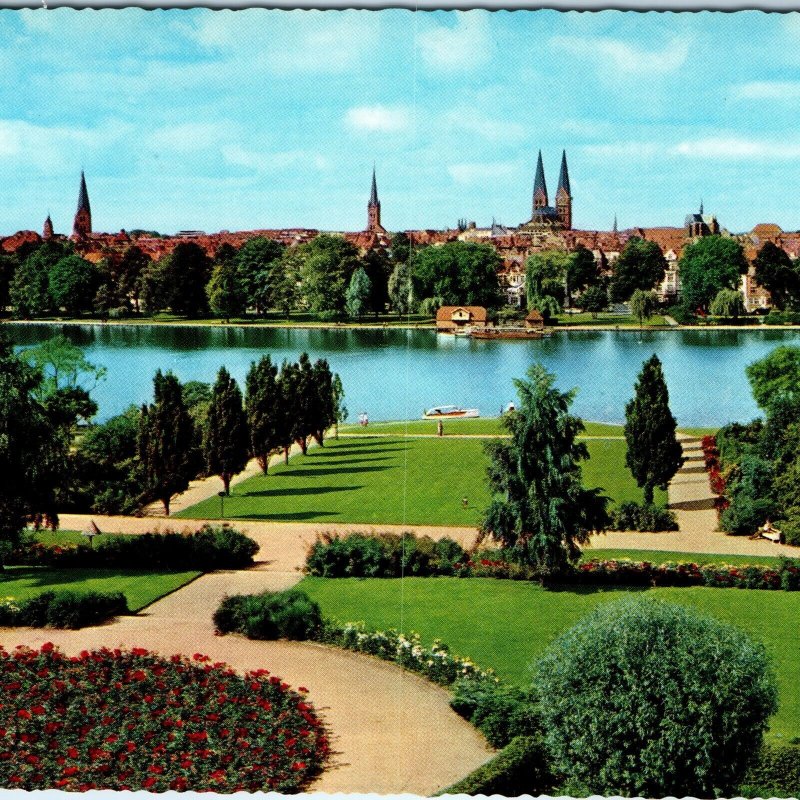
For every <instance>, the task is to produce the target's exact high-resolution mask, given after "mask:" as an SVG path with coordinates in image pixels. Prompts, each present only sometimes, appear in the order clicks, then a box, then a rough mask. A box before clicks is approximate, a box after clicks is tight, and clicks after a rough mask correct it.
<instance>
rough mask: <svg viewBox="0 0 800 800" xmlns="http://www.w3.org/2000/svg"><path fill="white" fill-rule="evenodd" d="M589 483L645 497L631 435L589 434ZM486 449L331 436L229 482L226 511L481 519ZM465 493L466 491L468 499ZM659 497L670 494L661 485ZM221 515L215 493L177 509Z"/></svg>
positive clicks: (473, 442) (421, 520)
mask: <svg viewBox="0 0 800 800" xmlns="http://www.w3.org/2000/svg"><path fill="white" fill-rule="evenodd" d="M586 444H587V446H588V448H589V452H590V454H591V456H592V458H591V459H590V460H589V461H588V462H585V464H584V469H585V473H584V474H585V476H586V478H585V480H586V483H587V485H588V486H603V487H604V490H605V494H607V495H608V496H610V497H611V498H612V499H613V500H614V501H615V502H621V501H624V500H641V491H640V490H639V489H638V487H637V486H636V484H635V482H634V481H633V478H632V477H631V475H630V473H629V472H628V471H627V469H626V468H625V442H624V441H622V440H605V439H588V440H586ZM486 463H487V462H486V456H485V454H484V452H483V442H482V441H481V440H480V439H458V438H451V439H448V438H447V437H443V438H441V439H440V438H435V437H434V438H430V439H428V438H421V439H414V438H405V437H400V436H375V437H372V438H370V437H366V438H344V437H343V438H340V439H338V440H336V439H328V440H326V443H325V447H324V448H320V447H314V448H311V449H310V450H309V451H308V455H306V456H295V457H294V458H292V459H291V460H290V462H289V464H288V466H286V465H283V464H281V465H280V466H277V467H275V468H271V469H270V474H269V475H267V476H264V475H258V476H255V477H253V478H250V479H248V480H246V481H243V482H242V483H240V484H238V485H237V486H235V487H233V489H232V490H231V495H230V497H226V498H225V501H224V511H225V517H226V518H230V519H235V518H239V519H262V520H280V521H285V522H291V521H312V522H331V523H336V522H350V523H364V524H365V525H380V524H382V523H383V524H387V525H389V524H396V525H405V524H408V525H453V526H475V525H477V524H478V523H479V521H480V514H481V511H482V509H484V508H485V507H486V506H487V504H488V502H489V493H488V489H487V486H486ZM462 498H467V506H466V507H464V505H463V503H462ZM656 500H657V502H665V497H664V493H660V494H659V492H656ZM219 515H220V501H219V498H217V497H213V498H210V499H208V500H205V501H203V502H201V503H198V504H197V505H195V506H192V507H191V508H189V509H186V510H185V511H182V512H180V513H178V514H176V515H175V516H176V517H183V518H190V519H214V518H218V517H219Z"/></svg>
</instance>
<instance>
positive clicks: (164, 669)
mask: <svg viewBox="0 0 800 800" xmlns="http://www.w3.org/2000/svg"><path fill="white" fill-rule="evenodd" d="M0 686H2V692H3V704H2V706H1V707H0V785H2V786H3V787H5V788H15V789H62V790H70V791H86V790H88V789H113V790H131V791H135V790H138V789H147V790H150V791H152V792H163V791H166V790H168V789H174V790H179V791H181V790H186V789H191V790H200V791H202V790H212V791H216V792H233V791H249V792H254V791H261V790H264V791H266V790H274V791H279V792H293V791H297V790H298V789H301V788H302V787H303V786H305V784H307V783H308V781H309V779H310V778H311V777H312V776H314V775H315V774H316V773H317V772H319V770H320V769H321V767H322V764H323V763H324V761H325V758H326V756H327V753H328V740H327V736H326V734H325V731H324V729H323V728H322V726H321V724H320V722H319V720H318V719H317V717H316V716H315V714H314V711H313V708H312V707H311V706H310V705H309V704H308V703H307V702H306V701H305V699H304V697H303V696H302V695H301V694H298V693H296V692H294V691H290V689H289V687H288V686H287V684H285V683H282V682H281V680H280V679H279V678H276V677H274V676H270V675H269V673H268V672H267V671H266V670H258V671H256V672H252V673H247V674H246V675H245V676H243V677H242V676H238V675H236V674H235V673H234V672H233V671H232V670H230V669H228V668H227V667H225V666H224V665H222V664H210V663H208V658H207V657H206V656H201V655H199V654H195V655H194V656H193V658H192V659H191V660H189V659H187V658H185V657H183V656H173V657H172V658H171V659H169V660H167V659H162V658H160V657H158V656H155V655H153V654H151V653H148V652H147V651H146V650H141V649H134V650H131V651H120V650H113V651H112V650H108V649H102V650H99V651H93V652H86V651H84V652H82V653H81V654H80V655H79V656H75V657H68V656H66V655H64V654H62V653H61V652H60V651H58V650H57V649H55V648H54V647H53V645H52V644H45V645H42V648H41V650H38V651H37V650H29V649H26V648H17V649H16V650H14V651H13V652H11V653H8V652H6V651H5V650H3V649H2V648H0ZM300 691H301V692H303V691H304V690H303V689H302V688H301V689H300Z"/></svg>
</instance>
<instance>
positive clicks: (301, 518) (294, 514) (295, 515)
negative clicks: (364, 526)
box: [231, 511, 340, 522]
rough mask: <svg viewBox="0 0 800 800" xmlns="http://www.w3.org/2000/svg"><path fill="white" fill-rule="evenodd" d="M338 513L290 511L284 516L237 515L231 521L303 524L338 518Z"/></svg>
mask: <svg viewBox="0 0 800 800" xmlns="http://www.w3.org/2000/svg"><path fill="white" fill-rule="evenodd" d="M338 516H340V514H339V512H338V511H290V512H287V513H285V514H237V515H236V517H231V519H252V520H264V521H272V522H291V521H297V522H305V521H313V520H315V519H317V518H319V517H338Z"/></svg>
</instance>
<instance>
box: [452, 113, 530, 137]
mask: <svg viewBox="0 0 800 800" xmlns="http://www.w3.org/2000/svg"><path fill="white" fill-rule="evenodd" d="M443 119H444V123H445V124H446V125H447V126H448V127H450V128H453V129H455V130H457V131H459V132H467V133H473V134H477V135H478V136H481V137H483V138H484V139H488V140H489V141H492V142H517V141H519V140H520V139H523V138H524V137H525V135H526V133H527V131H526V129H525V127H524V126H523V125H521V124H520V123H518V122H513V121H511V120H508V119H499V118H497V117H492V116H488V115H486V114H483V113H481V112H480V111H478V110H477V109H475V108H472V107H469V106H460V107H458V108H453V109H451V110H450V111H448V112H446V113H445V114H444V118H443Z"/></svg>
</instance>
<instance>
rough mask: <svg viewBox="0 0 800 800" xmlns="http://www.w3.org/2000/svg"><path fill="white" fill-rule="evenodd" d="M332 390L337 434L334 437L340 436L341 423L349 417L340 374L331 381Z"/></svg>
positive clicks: (335, 375)
mask: <svg viewBox="0 0 800 800" xmlns="http://www.w3.org/2000/svg"><path fill="white" fill-rule="evenodd" d="M331 392H332V395H333V417H334V423H333V424H334V427H335V434H334V438H336V439H338V438H339V425H341V423H343V422H344V421H345V420H346V419H347V415H348V411H347V406H346V405H345V404H344V386H342V379H341V378H340V377H339V375H338V374H336V373H335V374H334V376H333V380H332V381H331Z"/></svg>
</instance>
